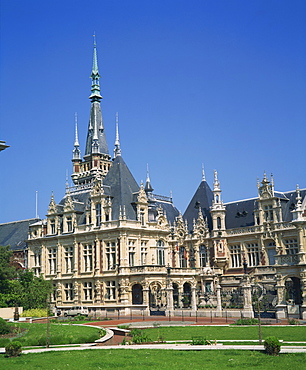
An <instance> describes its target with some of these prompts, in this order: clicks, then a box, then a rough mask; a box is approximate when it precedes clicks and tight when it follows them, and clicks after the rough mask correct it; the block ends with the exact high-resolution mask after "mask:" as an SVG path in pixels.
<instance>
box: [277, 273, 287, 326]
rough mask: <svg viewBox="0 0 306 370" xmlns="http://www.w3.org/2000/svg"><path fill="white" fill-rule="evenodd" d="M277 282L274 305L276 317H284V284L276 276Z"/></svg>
mask: <svg viewBox="0 0 306 370" xmlns="http://www.w3.org/2000/svg"><path fill="white" fill-rule="evenodd" d="M277 280H278V282H277V285H276V289H277V306H276V318H277V319H285V318H286V307H287V306H286V303H285V285H284V284H283V283H282V282H281V280H280V278H279V277H278V278H277Z"/></svg>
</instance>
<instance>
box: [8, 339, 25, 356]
mask: <svg viewBox="0 0 306 370" xmlns="http://www.w3.org/2000/svg"><path fill="white" fill-rule="evenodd" d="M21 351H22V345H21V343H20V342H18V341H14V342H11V343H10V344H8V345H7V346H6V347H5V357H17V356H20V354H21Z"/></svg>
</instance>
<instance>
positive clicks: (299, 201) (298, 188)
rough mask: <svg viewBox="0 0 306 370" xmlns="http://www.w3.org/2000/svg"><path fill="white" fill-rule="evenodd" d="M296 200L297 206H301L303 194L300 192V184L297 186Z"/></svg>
mask: <svg viewBox="0 0 306 370" xmlns="http://www.w3.org/2000/svg"><path fill="white" fill-rule="evenodd" d="M296 194H297V196H296V200H297V204H299V205H300V204H301V200H302V197H301V192H300V187H299V185H298V184H296Z"/></svg>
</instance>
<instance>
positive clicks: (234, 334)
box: [145, 326, 306, 342]
mask: <svg viewBox="0 0 306 370" xmlns="http://www.w3.org/2000/svg"><path fill="white" fill-rule="evenodd" d="M145 332H146V334H147V335H148V336H149V337H150V339H152V340H153V341H156V340H157V339H158V337H163V339H164V340H173V341H175V340H191V339H192V338H193V337H197V336H199V337H204V338H206V339H209V340H211V339H212V340H213V339H217V340H221V339H228V340H230V339H235V340H247V339H249V340H251V339H252V340H254V339H258V327H257V326H248V327H241V326H184V327H182V326H180V327H177V326H169V327H159V328H152V329H145ZM271 335H274V336H276V337H277V338H279V339H281V340H285V341H298V342H303V341H304V342H305V341H306V326H264V327H262V338H263V339H264V338H266V337H269V336H271Z"/></svg>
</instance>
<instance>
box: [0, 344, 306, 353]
mask: <svg viewBox="0 0 306 370" xmlns="http://www.w3.org/2000/svg"><path fill="white" fill-rule="evenodd" d="M84 349H98V350H101V349H102V350H103V349H126V350H131V349H134V350H135V349H165V350H176V351H206V350H233V349H235V350H237V349H238V350H248V351H264V346H263V345H220V344H217V345H212V346H207V345H201V346H193V345H190V344H189V345H188V344H167V343H161V344H132V345H127V346H107V345H106V346H93V345H90V344H87V345H84V344H82V345H80V347H68V346H67V347H66V346H65V347H54V348H52V347H50V348H36V349H25V350H23V351H22V353H24V354H27V353H42V352H50V351H56V352H60V351H81V350H84ZM0 353H4V348H0ZM280 353H306V346H304V347H302V346H301V347H298V346H282V347H281V351H280Z"/></svg>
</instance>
